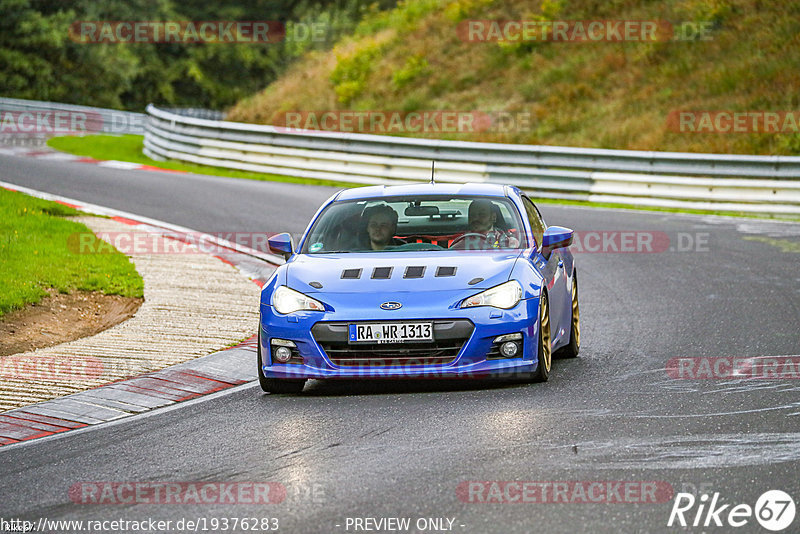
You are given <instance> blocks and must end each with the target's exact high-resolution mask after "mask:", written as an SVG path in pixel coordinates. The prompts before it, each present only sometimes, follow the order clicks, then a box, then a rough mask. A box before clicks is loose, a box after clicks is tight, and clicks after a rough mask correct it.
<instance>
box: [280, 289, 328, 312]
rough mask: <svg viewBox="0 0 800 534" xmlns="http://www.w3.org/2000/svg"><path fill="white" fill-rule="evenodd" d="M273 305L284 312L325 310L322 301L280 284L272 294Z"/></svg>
mask: <svg viewBox="0 0 800 534" xmlns="http://www.w3.org/2000/svg"><path fill="white" fill-rule="evenodd" d="M272 305H273V306H275V310H276V311H277V312H278V313H284V314H285V313H292V312H296V311H299V310H311V311H325V306H323V305H322V303H321V302H320V301H318V300H314V299H312V298H311V297H309V296H307V295H304V294H302V293H300V292H299V291H295V290H294V289H291V288H288V287H286V286H280V287H279V288H278V289H276V290H275V293H273V294H272Z"/></svg>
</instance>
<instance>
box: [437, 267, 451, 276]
mask: <svg viewBox="0 0 800 534" xmlns="http://www.w3.org/2000/svg"><path fill="white" fill-rule="evenodd" d="M455 275H456V268H455V267H437V268H436V276H455Z"/></svg>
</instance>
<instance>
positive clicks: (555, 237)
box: [542, 226, 575, 257]
mask: <svg viewBox="0 0 800 534" xmlns="http://www.w3.org/2000/svg"><path fill="white" fill-rule="evenodd" d="M574 236H575V232H574V231H573V230H570V229H569V228H564V227H563V226H549V227H548V228H547V230H545V231H544V237H542V255H543V256H545V257H549V256H550V253H551V252H552V251H553V250H555V249H557V248H562V247H568V246H570V245H571V244H572V239H573V237H574Z"/></svg>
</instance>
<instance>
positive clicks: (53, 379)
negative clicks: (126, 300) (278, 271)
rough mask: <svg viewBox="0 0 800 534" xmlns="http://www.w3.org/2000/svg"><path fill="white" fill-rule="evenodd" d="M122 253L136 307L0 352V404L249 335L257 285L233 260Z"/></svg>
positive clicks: (123, 227) (116, 225)
mask: <svg viewBox="0 0 800 534" xmlns="http://www.w3.org/2000/svg"><path fill="white" fill-rule="evenodd" d="M75 220H77V221H79V222H82V223H83V224H85V225H86V226H88V227H89V228H90V229H91V230H92V231H94V232H95V233H98V232H132V231H135V232H137V233H138V232H141V231H142V230H141V229H140V228H139V227H136V226H131V225H127V224H123V223H120V222H117V221H114V220H111V219H103V218H98V217H79V218H76V219H75ZM149 239H150V241H148V242H149V243H154V244H155V245H156V248H155V249H154V250H165V249H166V248H167V247H165V246H164V243H163V241H165V240H164V239H163V238H161V237H156V236H153V237H152V238H149ZM157 241H161V242H157ZM130 257H131V259H132V261H133V262H134V263H135V265H136V270H137V271H138V272H139V274H140V275H141V276H142V278H143V279H144V297H145V300H144V303H143V304H142V306H141V307H140V308H139V310H138V311H137V312H136V315H135V316H134V317H132V318H131V319H128V320H127V321H124V322H122V323H120V324H118V325H116V326H113V327H111V328H109V329H108V330H105V331H103V332H100V333H99V334H96V335H94V336H90V337H87V338H83V339H79V340H76V341H71V342H69V343H63V344H61V345H56V346H54V347H48V348H44V349H38V350H35V351H31V352H27V353H21V354H14V355H11V356H6V357H3V358H0V369H2V373H0V411H5V410H10V409H12V408H18V407H21V406H27V405H30V404H34V403H37V402H41V401H44V400H49V399H54V398H56V397H61V396H64V395H69V394H71V393H76V392H78V391H84V390H87V389H90V388H94V387H97V386H101V385H103V384H108V383H110V382H115V381H118V380H122V379H124V378H129V377H132V376H136V375H140V374H143V373H148V372H151V371H156V370H159V369H163V368H164V367H167V366H170V365H173V364H176V363H182V362H185V361H188V360H191V359H194V358H197V357H199V356H204V355H206V354H210V353H212V352H215V351H218V350H221V349H224V348H226V347H228V346H230V345H232V344H235V343H237V342H239V341H241V340H243V339H246V338H249V337H251V336H253V335H255V333H256V331H257V326H258V298H259V294H260V289H259V287H258V286H257V285H256V284H255V283H253V282H252V281H250V280H248V279H247V278H246V277H245V276H243V275H242V274H241V273H240V272H239V271H238V270H237V269H236V268H235V267H232V266H231V265H229V264H227V263H225V262H223V261H221V260H220V259H218V258H216V257H214V256H211V255H208V254H199V253H198V254H137V253H133V254H131V255H130Z"/></svg>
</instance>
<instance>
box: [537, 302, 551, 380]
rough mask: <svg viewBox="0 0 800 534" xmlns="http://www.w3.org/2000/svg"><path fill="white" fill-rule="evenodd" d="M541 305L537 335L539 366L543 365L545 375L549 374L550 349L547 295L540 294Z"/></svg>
mask: <svg viewBox="0 0 800 534" xmlns="http://www.w3.org/2000/svg"><path fill="white" fill-rule="evenodd" d="M541 298H542V304H541V305H540V306H539V335H540V336H541V338H542V357H541V360H540V361H539V364H540V365H541V364H544V370H545V372H546V373H550V365H551V361H552V347H551V346H550V305H549V303H548V302H547V293H544V292H542V297H541Z"/></svg>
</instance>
